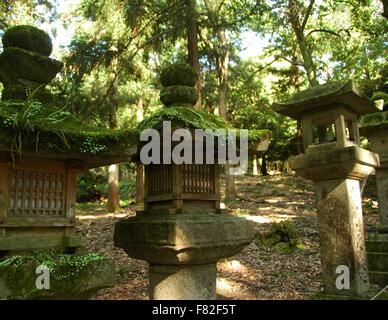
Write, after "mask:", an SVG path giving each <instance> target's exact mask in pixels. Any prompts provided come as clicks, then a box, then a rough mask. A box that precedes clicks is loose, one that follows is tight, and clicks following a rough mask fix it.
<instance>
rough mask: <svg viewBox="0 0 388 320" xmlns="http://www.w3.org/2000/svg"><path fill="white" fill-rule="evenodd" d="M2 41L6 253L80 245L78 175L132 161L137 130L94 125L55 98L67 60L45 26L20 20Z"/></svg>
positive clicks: (2, 236) (2, 232)
mask: <svg viewBox="0 0 388 320" xmlns="http://www.w3.org/2000/svg"><path fill="white" fill-rule="evenodd" d="M2 42H3V46H4V51H3V52H2V53H1V54H0V81H1V82H2V83H3V86H4V90H3V92H2V100H1V105H0V136H1V140H0V256H7V255H12V254H15V253H21V252H22V253H23V252H28V251H31V250H36V249H49V248H58V249H60V250H62V251H64V252H74V251H76V250H77V249H78V248H79V247H80V246H81V244H82V237H81V236H80V235H78V234H76V232H75V224H76V221H75V206H76V177H77V174H78V173H82V172H85V171H87V170H88V169H90V168H96V167H100V166H104V165H109V164H113V163H120V162H127V161H131V158H132V156H135V155H136V149H137V148H136V143H137V131H136V130H133V132H132V131H130V130H128V131H117V132H114V131H109V130H101V128H91V127H87V126H86V125H84V124H83V123H82V122H81V121H79V120H78V119H75V118H74V117H72V116H71V115H70V114H68V113H65V112H64V110H62V109H58V108H54V107H53V106H50V103H47V99H48V100H50V95H49V92H48V91H46V90H45V89H44V86H45V85H46V84H47V83H49V82H50V81H51V80H52V79H53V78H54V77H55V76H56V74H57V73H58V72H59V71H60V70H61V68H62V62H60V61H57V60H55V59H52V58H50V57H49V55H50V53H51V49H52V44H51V39H50V37H49V36H48V35H47V34H46V33H45V32H44V31H42V30H40V29H37V28H35V27H32V26H16V27H13V28H10V29H9V30H7V32H6V33H5V34H4V36H3V39H2ZM33 92H34V93H33ZM30 95H33V96H32V97H30ZM27 98H28V99H29V100H28V101H26V99H27ZM131 137H132V139H131ZM15 141H18V144H17V147H15ZM131 141H132V142H134V143H133V144H131Z"/></svg>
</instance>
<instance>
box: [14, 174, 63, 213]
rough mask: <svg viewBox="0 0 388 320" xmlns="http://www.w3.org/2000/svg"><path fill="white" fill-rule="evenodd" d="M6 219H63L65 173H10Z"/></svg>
mask: <svg viewBox="0 0 388 320" xmlns="http://www.w3.org/2000/svg"><path fill="white" fill-rule="evenodd" d="M8 214H9V216H12V217H23V218H26V217H60V216H65V174H64V173H58V172H46V171H32V170H19V169H17V170H12V172H11V180H10V193H9V212H8Z"/></svg>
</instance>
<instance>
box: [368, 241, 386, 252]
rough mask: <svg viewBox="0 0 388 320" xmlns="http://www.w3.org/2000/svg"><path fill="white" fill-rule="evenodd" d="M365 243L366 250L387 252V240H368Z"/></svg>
mask: <svg viewBox="0 0 388 320" xmlns="http://www.w3.org/2000/svg"><path fill="white" fill-rule="evenodd" d="M365 244H366V251H367V252H379V253H388V241H375V240H368V241H366V242H365Z"/></svg>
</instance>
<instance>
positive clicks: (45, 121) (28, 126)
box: [0, 99, 138, 155]
mask: <svg viewBox="0 0 388 320" xmlns="http://www.w3.org/2000/svg"><path fill="white" fill-rule="evenodd" d="M0 133H1V135H2V142H3V143H5V144H8V145H9V147H10V149H11V150H12V151H13V152H15V153H17V154H21V153H22V152H23V151H24V150H29V151H35V152H69V151H74V152H80V153H85V154H87V155H96V154H102V153H104V152H118V151H122V150H123V149H126V148H128V147H130V146H133V145H136V144H137V141H138V133H137V131H136V130H130V129H129V130H108V129H105V130H103V129H102V130H101V129H98V128H93V127H90V126H89V127H88V126H85V125H84V124H83V123H82V122H81V121H80V120H78V119H77V118H75V117H74V116H72V115H71V114H70V113H69V112H66V111H64V109H57V108H52V107H50V108H49V107H45V106H44V105H42V103H41V102H39V101H37V100H34V99H28V100H27V101H24V102H18V101H0Z"/></svg>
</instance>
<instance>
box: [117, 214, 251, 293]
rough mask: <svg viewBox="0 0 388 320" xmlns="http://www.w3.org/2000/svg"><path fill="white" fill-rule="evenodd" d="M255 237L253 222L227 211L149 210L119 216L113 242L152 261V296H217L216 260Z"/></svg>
mask: <svg viewBox="0 0 388 320" xmlns="http://www.w3.org/2000/svg"><path fill="white" fill-rule="evenodd" d="M254 236H255V230H254V223H253V222H251V221H248V220H246V219H243V218H238V217H233V216H230V215H226V214H214V213H213V214H211V213H210V214H207V213H205V212H197V213H189V214H170V215H168V214H164V215H162V214H160V215H157V214H148V213H145V214H143V215H139V216H136V217H133V218H128V219H125V220H121V221H119V222H118V223H117V224H116V226H115V233H114V241H115V246H117V247H120V248H123V249H124V251H125V252H126V253H127V254H128V255H129V256H130V257H132V258H137V259H141V260H146V261H148V262H149V263H150V273H149V279H150V298H151V299H155V300H159V299H160V300H164V299H215V286H216V262H217V260H219V259H222V258H226V257H230V256H232V255H234V254H236V253H237V252H239V251H240V250H242V249H243V248H244V247H245V246H246V245H248V244H249V243H250V242H251V241H252V240H253V238H254Z"/></svg>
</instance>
